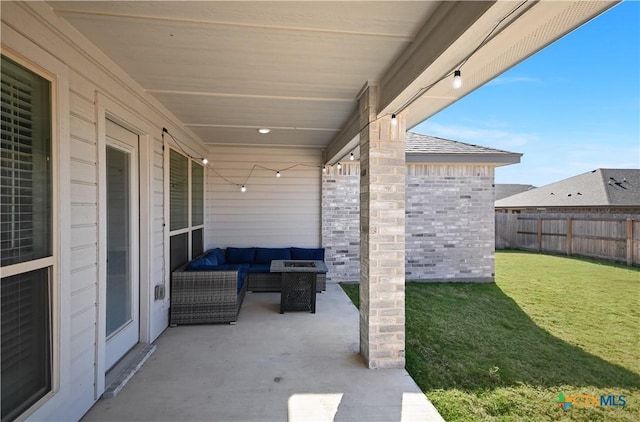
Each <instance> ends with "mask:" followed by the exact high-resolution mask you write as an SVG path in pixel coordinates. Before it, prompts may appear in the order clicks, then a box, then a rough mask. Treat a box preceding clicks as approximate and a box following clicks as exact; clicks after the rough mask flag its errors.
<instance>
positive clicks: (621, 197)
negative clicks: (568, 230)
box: [495, 169, 640, 208]
mask: <svg viewBox="0 0 640 422" xmlns="http://www.w3.org/2000/svg"><path fill="white" fill-rule="evenodd" d="M495 205H496V208H532V207H585V206H591V207H629V206H631V207H633V206H635V207H640V170H637V169H596V170H593V171H590V172H587V173H583V174H579V175H577V176H574V177H570V178H568V179H564V180H560V181H559V182H555V183H551V184H549V185H546V186H541V187H539V188H535V189H531V190H529V191H527V192H522V193H519V194H516V195H513V196H509V197H507V198H504V199H501V200H499V201H496V204H495Z"/></svg>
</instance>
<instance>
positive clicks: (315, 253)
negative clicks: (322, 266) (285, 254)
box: [291, 248, 324, 261]
mask: <svg viewBox="0 0 640 422" xmlns="http://www.w3.org/2000/svg"><path fill="white" fill-rule="evenodd" d="M291 259H304V260H310V261H324V248H316V249H314V248H291Z"/></svg>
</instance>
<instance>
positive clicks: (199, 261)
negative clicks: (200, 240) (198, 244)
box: [185, 256, 207, 271]
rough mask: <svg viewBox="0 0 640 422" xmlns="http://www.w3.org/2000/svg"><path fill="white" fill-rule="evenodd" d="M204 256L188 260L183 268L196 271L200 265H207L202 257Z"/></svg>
mask: <svg viewBox="0 0 640 422" xmlns="http://www.w3.org/2000/svg"><path fill="white" fill-rule="evenodd" d="M204 258H205V257H204V256H201V257H200V258H198V259H194V260H193V261H191V262H189V263H188V264H187V266H186V268H185V270H187V271H197V270H199V269H200V268H201V267H204V266H207V262H206V261H205V259H204Z"/></svg>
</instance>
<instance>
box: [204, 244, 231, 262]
mask: <svg viewBox="0 0 640 422" xmlns="http://www.w3.org/2000/svg"><path fill="white" fill-rule="evenodd" d="M205 256H206V257H209V258H210V259H211V261H212V262H213V261H214V260H215V262H216V263H215V264H211V265H224V264H225V263H226V260H225V258H224V251H223V250H222V249H220V248H216V249H211V250H210V251H209V252H207V254H206V255H205Z"/></svg>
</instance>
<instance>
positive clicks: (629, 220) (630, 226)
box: [627, 218, 633, 265]
mask: <svg viewBox="0 0 640 422" xmlns="http://www.w3.org/2000/svg"><path fill="white" fill-rule="evenodd" d="M627 265H633V219H632V218H627Z"/></svg>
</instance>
